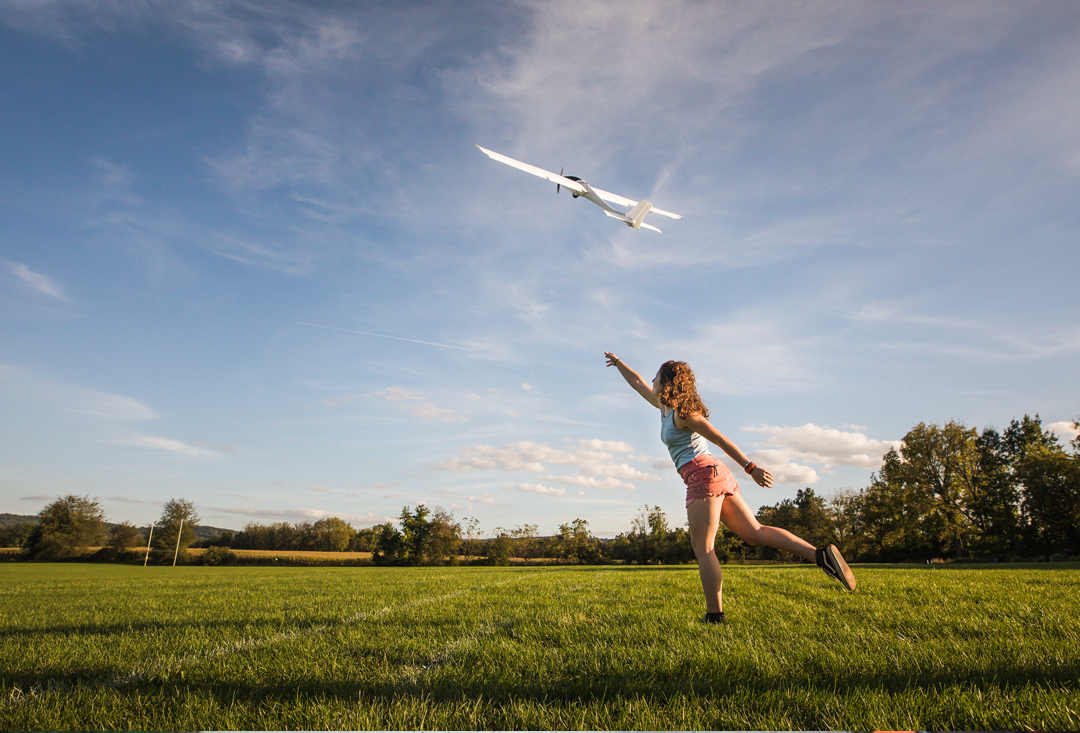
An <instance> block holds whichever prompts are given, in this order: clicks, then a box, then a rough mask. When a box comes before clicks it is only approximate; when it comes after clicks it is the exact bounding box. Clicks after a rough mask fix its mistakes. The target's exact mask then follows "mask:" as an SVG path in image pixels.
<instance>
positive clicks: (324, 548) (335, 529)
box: [311, 517, 356, 552]
mask: <svg viewBox="0 0 1080 733" xmlns="http://www.w3.org/2000/svg"><path fill="white" fill-rule="evenodd" d="M311 534H312V538H313V542H312V544H313V545H314V547H313V548H312V549H315V550H318V551H321V552H344V551H345V550H346V549H347V548H348V547H349V541H350V540H352V538H353V535H354V534H356V530H354V529H353V528H352V526H351V525H350V524H349V523H348V522H346V521H345V520H344V519H340V518H338V517H327V518H326V519H320V520H319V521H317V522H315V524H314V525H312V528H311Z"/></svg>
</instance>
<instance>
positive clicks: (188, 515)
mask: <svg viewBox="0 0 1080 733" xmlns="http://www.w3.org/2000/svg"><path fill="white" fill-rule="evenodd" d="M198 523H199V513H198V512H197V511H196V510H195V504H194V503H193V502H191V501H188V500H187V499H170V500H169V501H168V502H166V504H165V507H164V509H162V511H161V517H160V518H159V519H158V521H157V525H156V527H155V529H154V537H153V540H152V542H153V547H154V549H155V550H156V551H157V558H158V561H159V562H163V563H164V562H172V560H173V554H174V553H176V552H177V547H179V554H180V556H183V557H186V556H187V548H188V547H190V546H191V543H193V542H195V541H196V540H197V539H199V535H198V534H196V533H195V525H197V524H198ZM177 538H179V545H178V544H177Z"/></svg>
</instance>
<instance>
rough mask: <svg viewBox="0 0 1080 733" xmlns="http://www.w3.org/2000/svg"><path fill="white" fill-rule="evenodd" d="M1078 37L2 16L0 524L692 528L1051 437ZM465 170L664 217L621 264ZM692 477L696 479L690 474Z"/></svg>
mask: <svg viewBox="0 0 1080 733" xmlns="http://www.w3.org/2000/svg"><path fill="white" fill-rule="evenodd" d="M1078 29H1080V5H1077V4H1074V3H1031V2H983V1H981V0H980V1H979V2H922V3H919V2H916V3H902V4H883V3H871V2H825V1H820V2H806V3H798V4H794V3H791V4H788V3H781V4H764V3H730V2H712V3H696V2H685V3H684V2H641V3H628V4H621V5H620V6H618V7H616V5H615V4H613V3H609V2H590V1H589V0H584V1H580V2H518V3H473V4H466V5H463V4H461V3H424V2H410V3H390V2H387V3H377V2H371V3H357V4H342V3H325V4H323V3H314V2H311V3H286V2H226V1H221V2H217V1H215V0H207V1H206V2H200V3H173V2H157V1H155V0H142V1H141V2H123V1H122V0H112V1H109V0H100V1H98V2H94V1H91V0H86V1H84V2H74V1H65V0H4V1H2V2H0V89H2V98H3V106H2V109H3V114H2V115H0V141H2V143H3V144H2V150H3V151H4V152H3V153H2V154H0V166H2V168H0V313H2V315H0V334H2V338H0V492H2V499H3V502H2V504H3V511H8V512H15V513H36V512H37V511H38V510H40V509H41V507H42V506H43V505H44V504H45V503H46V502H47V501H49V500H51V499H52V498H54V497H55V496H57V495H59V494H66V493H76V494H89V495H91V496H94V497H97V498H98V499H99V500H100V501H101V503H102V505H103V507H104V508H105V510H106V513H107V515H108V516H109V518H110V519H111V520H113V521H122V520H131V521H133V522H136V523H146V522H149V521H152V520H153V519H154V518H156V517H157V516H158V515H159V514H160V512H161V506H162V504H163V503H164V502H165V501H167V500H168V499H170V498H174V497H176V498H180V497H182V498H187V499H190V500H192V501H194V502H195V504H196V506H197V507H198V509H199V511H200V513H201V516H202V520H203V523H205V524H212V525H216V526H222V527H232V528H237V529H239V528H241V527H243V526H244V524H246V523H247V522H251V521H257V522H263V523H266V522H272V521H289V522H300V521H314V520H317V519H319V518H322V517H325V516H340V517H343V518H345V519H347V520H349V521H350V522H352V523H353V524H354V526H356V527H362V526H369V525H371V524H374V523H377V522H381V521H384V520H386V519H387V518H392V517H395V516H396V515H397V514H399V513H400V511H401V508H402V506H404V505H412V504H414V503H416V502H424V503H426V504H428V505H429V506H436V505H438V506H443V507H445V508H448V509H451V510H452V511H453V512H454V514H455V516H456V517H458V518H459V519H463V518H465V517H475V518H477V519H479V520H480V523H481V528H482V529H483V530H484V531H485V532H489V533H490V532H492V531H493V530H494V529H495V528H496V527H505V528H512V527H516V526H519V525H522V524H526V523H528V524H536V525H537V526H538V529H539V531H540V532H541V533H542V534H547V533H550V532H553V531H555V530H556V529H557V527H558V525H559V524H561V523H564V522H569V521H571V520H573V519H575V518H579V517H580V518H583V519H586V520H588V521H589V524H590V527H591V528H592V529H593V531H594V532H596V533H597V534H599V535H601V536H613V535H614V534H616V533H618V532H620V531H624V530H626V529H628V528H629V526H630V521H631V519H632V518H633V516H634V515H635V514H636V513H637V512H638V510H639V509H640V508H641V507H642V506H643V505H650V506H651V505H658V506H660V507H662V508H663V509H664V510H665V511H666V512H667V513H668V515H669V517H671V518H672V519H674V520H676V521H680V522H681V521H682V520H683V518H684V517H683V508H682V505H683V502H682V489H681V484H680V481H679V479H678V476H677V475H676V474H675V472H674V469H673V466H672V465H671V462H670V459H668V458H667V455H666V451H665V449H664V447H663V446H662V444H661V443H660V441H659V419H658V415H657V414H656V413H655V411H653V410H652V409H651V408H650V407H649V406H648V405H646V404H645V403H644V402H643V401H641V400H640V398H638V397H637V395H635V394H634V393H633V392H632V391H631V390H630V389H629V388H628V387H626V385H625V384H624V383H623V382H622V380H621V379H620V378H619V375H618V374H617V373H616V372H615V370H613V369H605V368H604V358H603V352H604V351H605V350H610V351H614V352H615V353H617V354H618V355H619V356H620V357H622V358H623V359H624V360H625V361H626V362H627V363H629V364H630V365H631V366H633V367H635V368H637V369H638V370H639V371H640V372H641V373H642V374H643V375H645V376H646V377H647V378H651V377H652V375H653V373H654V372H655V369H656V367H657V366H658V365H659V364H660V363H661V362H662V361H664V360H666V359H669V358H677V359H684V360H686V361H688V362H689V363H690V364H691V365H692V366H693V367H694V368H695V370H696V372H697V374H698V379H699V385H700V388H701V391H702V394H703V396H704V398H705V402H706V404H707V405H708V406H709V407H710V409H711V410H712V414H713V422H714V424H716V425H717V427H718V428H719V429H720V430H721V431H722V432H724V433H725V434H727V435H728V436H729V437H731V438H732V439H733V440H734V441H735V442H736V443H738V444H739V445H740V446H741V447H742V448H743V450H744V451H746V452H747V453H748V454H749V455H751V457H753V458H754V459H755V460H757V461H758V463H761V464H763V465H765V466H767V467H768V468H770V470H772V471H773V473H774V474H775V475H776V476H777V478H778V484H777V485H776V486H775V487H774V488H773V489H771V490H764V489H760V488H758V487H756V486H754V485H753V484H752V483H751V482H749V481H743V482H742V484H743V489H744V492H745V495H746V497H747V499H748V501H749V503H750V504H751V506H760V505H764V504H773V503H776V502H778V501H780V500H782V499H784V498H789V497H792V496H794V494H795V492H796V491H797V490H798V489H800V488H803V487H804V486H810V487H812V488H813V489H814V490H815V491H816V492H818V493H819V494H824V495H829V494H831V493H833V492H835V491H836V490H839V489H843V488H845V487H853V488H860V487H862V486H865V485H866V484H867V482H868V481H869V478H870V474H871V472H872V471H873V470H875V469H876V468H877V467H879V466H880V458H881V455H882V454H883V453H884V452H885V451H886V450H888V448H889V447H890V446H891V445H895V444H896V441H898V440H899V439H900V438H902V437H903V435H904V434H905V433H906V432H907V431H908V430H910V429H911V428H912V427H913V426H914V425H915V424H917V423H918V422H920V421H925V422H933V423H938V424H941V423H944V422H946V421H948V420H953V419H955V420H958V421H961V422H964V423H966V424H967V425H970V426H974V427H977V428H980V429H981V428H983V427H987V426H994V427H997V428H1004V427H1005V426H1006V425H1007V424H1008V422H1009V421H1010V420H1011V419H1013V418H1019V417H1021V416H1022V415H1024V414H1025V413H1030V414H1035V413H1039V414H1040V415H1041V416H1042V418H1043V421H1044V423H1045V424H1047V425H1052V426H1053V427H1054V429H1055V430H1056V431H1057V432H1058V433H1059V435H1061V436H1062V437H1068V438H1071V437H1072V435H1073V433H1072V432H1071V424H1072V421H1073V419H1075V418H1076V417H1077V415H1078V414H1080V388H1078V387H1077V380H1076V361H1077V355H1078V353H1080V319H1078V318H1077V315H1078V312H1077V310H1078V306H1077V302H1076V282H1077V279H1078V275H1080V254H1078V251H1080V250H1078V248H1077V246H1076V243H1077V240H1078V238H1080V237H1078V234H1080V214H1078V211H1080V207H1078V206H1077V201H1078V200H1080V102H1078V101H1077V100H1080V72H1078V71H1077V70H1078V69H1080V30H1078ZM476 144H480V145H483V146H484V147H486V148H490V149H492V150H496V151H498V152H500V153H503V154H506V155H510V156H512V157H515V158H518V159H520V160H524V161H526V162H529V163H532V164H534V165H538V166H541V167H544V168H547V169H549V170H556V171H557V170H560V169H561V168H562V167H563V166H565V168H566V173H567V174H574V175H577V176H579V177H581V178H584V179H586V180H588V181H589V182H590V183H592V184H593V185H596V186H599V187H601V188H603V189H606V190H608V191H613V192H616V193H618V194H621V195H624V196H626V197H629V198H634V199H638V198H648V199H649V200H650V201H652V202H654V203H655V204H656V205H657V206H658V207H660V208H663V209H666V210H669V211H675V212H678V213H680V214H683V215H684V216H685V217H686V218H685V219H683V220H681V221H673V220H670V219H665V218H662V217H657V216H653V217H652V218H650V219H649V221H650V222H651V223H653V224H656V225H658V226H660V228H661V229H663V230H664V233H663V234H656V233H654V232H649V231H644V230H642V231H633V230H630V229H628V228H627V227H625V226H623V225H621V224H620V223H618V222H617V221H614V220H612V219H609V218H607V217H604V216H603V215H602V212H601V211H600V210H599V209H597V208H596V207H595V206H592V205H591V204H589V203H587V202H585V201H583V200H576V201H575V200H573V199H572V198H571V197H570V196H568V195H566V194H565V192H564V193H563V195H561V196H556V195H555V191H554V186H551V185H550V184H547V183H545V182H544V181H541V180H540V179H537V178H533V177H531V176H528V175H526V174H524V173H522V172H520V171H516V170H513V169H512V168H509V167H507V166H503V165H500V164H499V163H496V162H494V161H492V160H489V159H488V158H486V157H485V156H484V155H482V154H481V153H480V151H478V150H477V149H476V147H475V145H476ZM716 452H717V453H719V451H716Z"/></svg>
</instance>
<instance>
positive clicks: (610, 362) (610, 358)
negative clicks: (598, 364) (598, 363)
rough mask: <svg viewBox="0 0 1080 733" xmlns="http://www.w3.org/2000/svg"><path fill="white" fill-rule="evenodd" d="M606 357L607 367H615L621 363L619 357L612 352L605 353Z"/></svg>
mask: <svg viewBox="0 0 1080 733" xmlns="http://www.w3.org/2000/svg"><path fill="white" fill-rule="evenodd" d="M604 356H606V357H607V366H615V365H616V364H618V363H619V357H617V356H615V355H614V354H612V353H611V352H610V351H605V352H604Z"/></svg>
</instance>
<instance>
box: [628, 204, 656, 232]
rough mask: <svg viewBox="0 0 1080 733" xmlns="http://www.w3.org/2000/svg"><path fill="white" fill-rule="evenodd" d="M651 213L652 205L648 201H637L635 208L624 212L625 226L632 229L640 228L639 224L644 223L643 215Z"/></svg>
mask: <svg viewBox="0 0 1080 733" xmlns="http://www.w3.org/2000/svg"><path fill="white" fill-rule="evenodd" d="M650 211H652V204H651V203H649V202H648V201H638V202H637V206H635V207H634V208H632V209H630V211H628V212H626V225H627V226H628V227H633V228H634V229H640V228H641V222H643V221H645V215H646V214H648V213H649V212H650Z"/></svg>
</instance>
